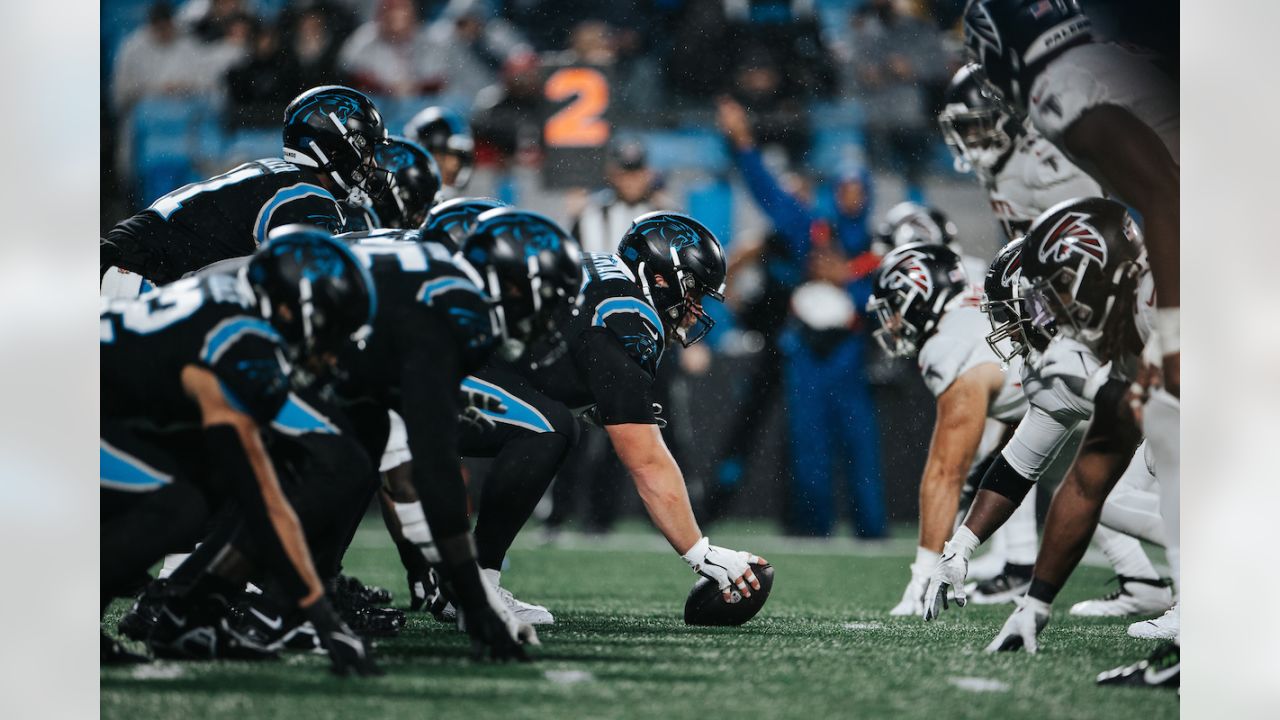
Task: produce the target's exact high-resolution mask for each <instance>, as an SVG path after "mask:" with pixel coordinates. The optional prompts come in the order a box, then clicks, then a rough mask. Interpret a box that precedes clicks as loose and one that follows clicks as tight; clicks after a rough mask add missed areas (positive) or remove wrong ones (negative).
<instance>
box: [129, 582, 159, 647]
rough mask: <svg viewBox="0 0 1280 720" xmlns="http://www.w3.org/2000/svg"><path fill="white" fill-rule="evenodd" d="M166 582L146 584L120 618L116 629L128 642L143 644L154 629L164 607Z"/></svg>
mask: <svg viewBox="0 0 1280 720" xmlns="http://www.w3.org/2000/svg"><path fill="white" fill-rule="evenodd" d="M168 585H169V581H168V580H155V581H152V582H151V583H148V584H147V586H146V587H144V588H143V589H142V592H141V593H139V594H138V598H137V599H136V600H134V601H133V607H131V608H129V611H128V612H126V613H125V614H124V616H123V617H121V618H120V623H119V624H118V625H116V629H117V630H119V631H120V634H121V635H123V636H125V637H127V638H129V639H130V640H137V641H138V642H145V641H146V639H147V637H148V636H149V635H150V634H151V628H153V627H155V624H156V618H157V617H159V615H160V608H161V607H162V606H163V605H164V601H165V596H166V593H167V590H168Z"/></svg>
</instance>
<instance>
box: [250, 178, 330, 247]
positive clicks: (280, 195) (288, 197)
mask: <svg viewBox="0 0 1280 720" xmlns="http://www.w3.org/2000/svg"><path fill="white" fill-rule="evenodd" d="M311 196H315V197H322V198H326V199H328V200H331V201H332V202H333V204H334V205H335V206H337V204H338V201H337V200H336V199H335V198H334V197H333V194H332V193H330V192H329V191H328V190H325V189H324V188H322V187H320V186H319V185H311V184H310V183H298V184H297V185H290V186H289V187H287V188H281V189H279V190H277V191H276V194H275V195H272V196H271V199H270V200H268V201H267V204H266V205H263V206H262V209H261V210H259V211H258V221H257V222H256V223H254V226H253V237H254V240H255V241H256V242H257V243H258V244H259V245H261V244H262V243H264V242H266V241H267V228H269V227H270V226H271V216H272V215H273V214H274V213H275V211H276V209H277V208H279V207H280V206H281V205H284V204H285V203H288V202H292V201H294V200H300V199H302V198H304V197H311ZM338 212H339V215H341V212H342V211H341V210H339V211H338ZM339 220H340V221H341V217H339Z"/></svg>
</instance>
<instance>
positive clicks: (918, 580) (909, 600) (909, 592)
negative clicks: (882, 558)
mask: <svg viewBox="0 0 1280 720" xmlns="http://www.w3.org/2000/svg"><path fill="white" fill-rule="evenodd" d="M911 569H912V572H911V582H909V583H907V589H906V590H903V591H902V599H901V600H899V601H898V604H897V605H894V606H893V609H892V610H890V611H889V615H890V617H910V616H915V617H920V616H921V615H923V614H924V591H925V590H927V589H928V588H929V576H928V575H919V576H918V575H917V574H916V572H915V570H916V568H915V564H914V563H913V564H912V568H911Z"/></svg>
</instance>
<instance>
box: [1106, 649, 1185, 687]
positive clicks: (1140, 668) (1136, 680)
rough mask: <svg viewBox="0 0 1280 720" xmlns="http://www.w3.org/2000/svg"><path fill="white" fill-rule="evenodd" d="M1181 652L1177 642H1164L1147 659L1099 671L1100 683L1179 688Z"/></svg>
mask: <svg viewBox="0 0 1280 720" xmlns="http://www.w3.org/2000/svg"><path fill="white" fill-rule="evenodd" d="M1181 652H1182V648H1181V647H1179V646H1178V644H1177V643H1164V644H1163V645H1161V646H1160V647H1158V648H1156V649H1155V650H1153V651H1152V653H1151V654H1150V655H1148V656H1147V659H1145V660H1139V661H1138V662H1136V663H1134V664H1132V665H1125V666H1124V667H1118V668H1115V669H1114V670H1108V671H1106V672H1104V673H1099V674H1098V684H1099V685H1127V686H1129V687H1151V688H1157V687H1158V688H1177V687H1178V684H1179V675H1180V673H1181V662H1180V656H1181Z"/></svg>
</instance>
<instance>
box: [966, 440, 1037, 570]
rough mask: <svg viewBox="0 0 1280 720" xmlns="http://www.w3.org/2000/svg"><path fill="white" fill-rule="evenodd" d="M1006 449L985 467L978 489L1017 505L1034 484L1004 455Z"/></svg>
mask: <svg viewBox="0 0 1280 720" xmlns="http://www.w3.org/2000/svg"><path fill="white" fill-rule="evenodd" d="M1006 451H1007V449H1006V450H1002V451H1000V454H999V455H1000V456H999V457H997V458H996V461H995V462H993V463H991V467H989V468H987V474H986V475H983V476H982V485H981V486H980V489H982V490H989V491H991V492H993V493H995V494H997V495H1003V496H1004V497H1006V498H1008V499H1009V502H1012V503H1013V504H1014V505H1017V504H1018V503H1021V502H1022V498H1024V497H1026V496H1027V493H1029V492H1031V488H1033V487H1035V486H1036V484H1035V482H1034V481H1032V480H1030V479H1028V478H1025V477H1023V476H1022V473H1020V472H1018V469H1017V468H1015V467H1014V466H1013V464H1012V463H1010V462H1009V460H1008V458H1006V457H1005V456H1004V453H1005V452H1006ZM975 539H976V536H975ZM974 547H977V546H976V545H975V546H974Z"/></svg>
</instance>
